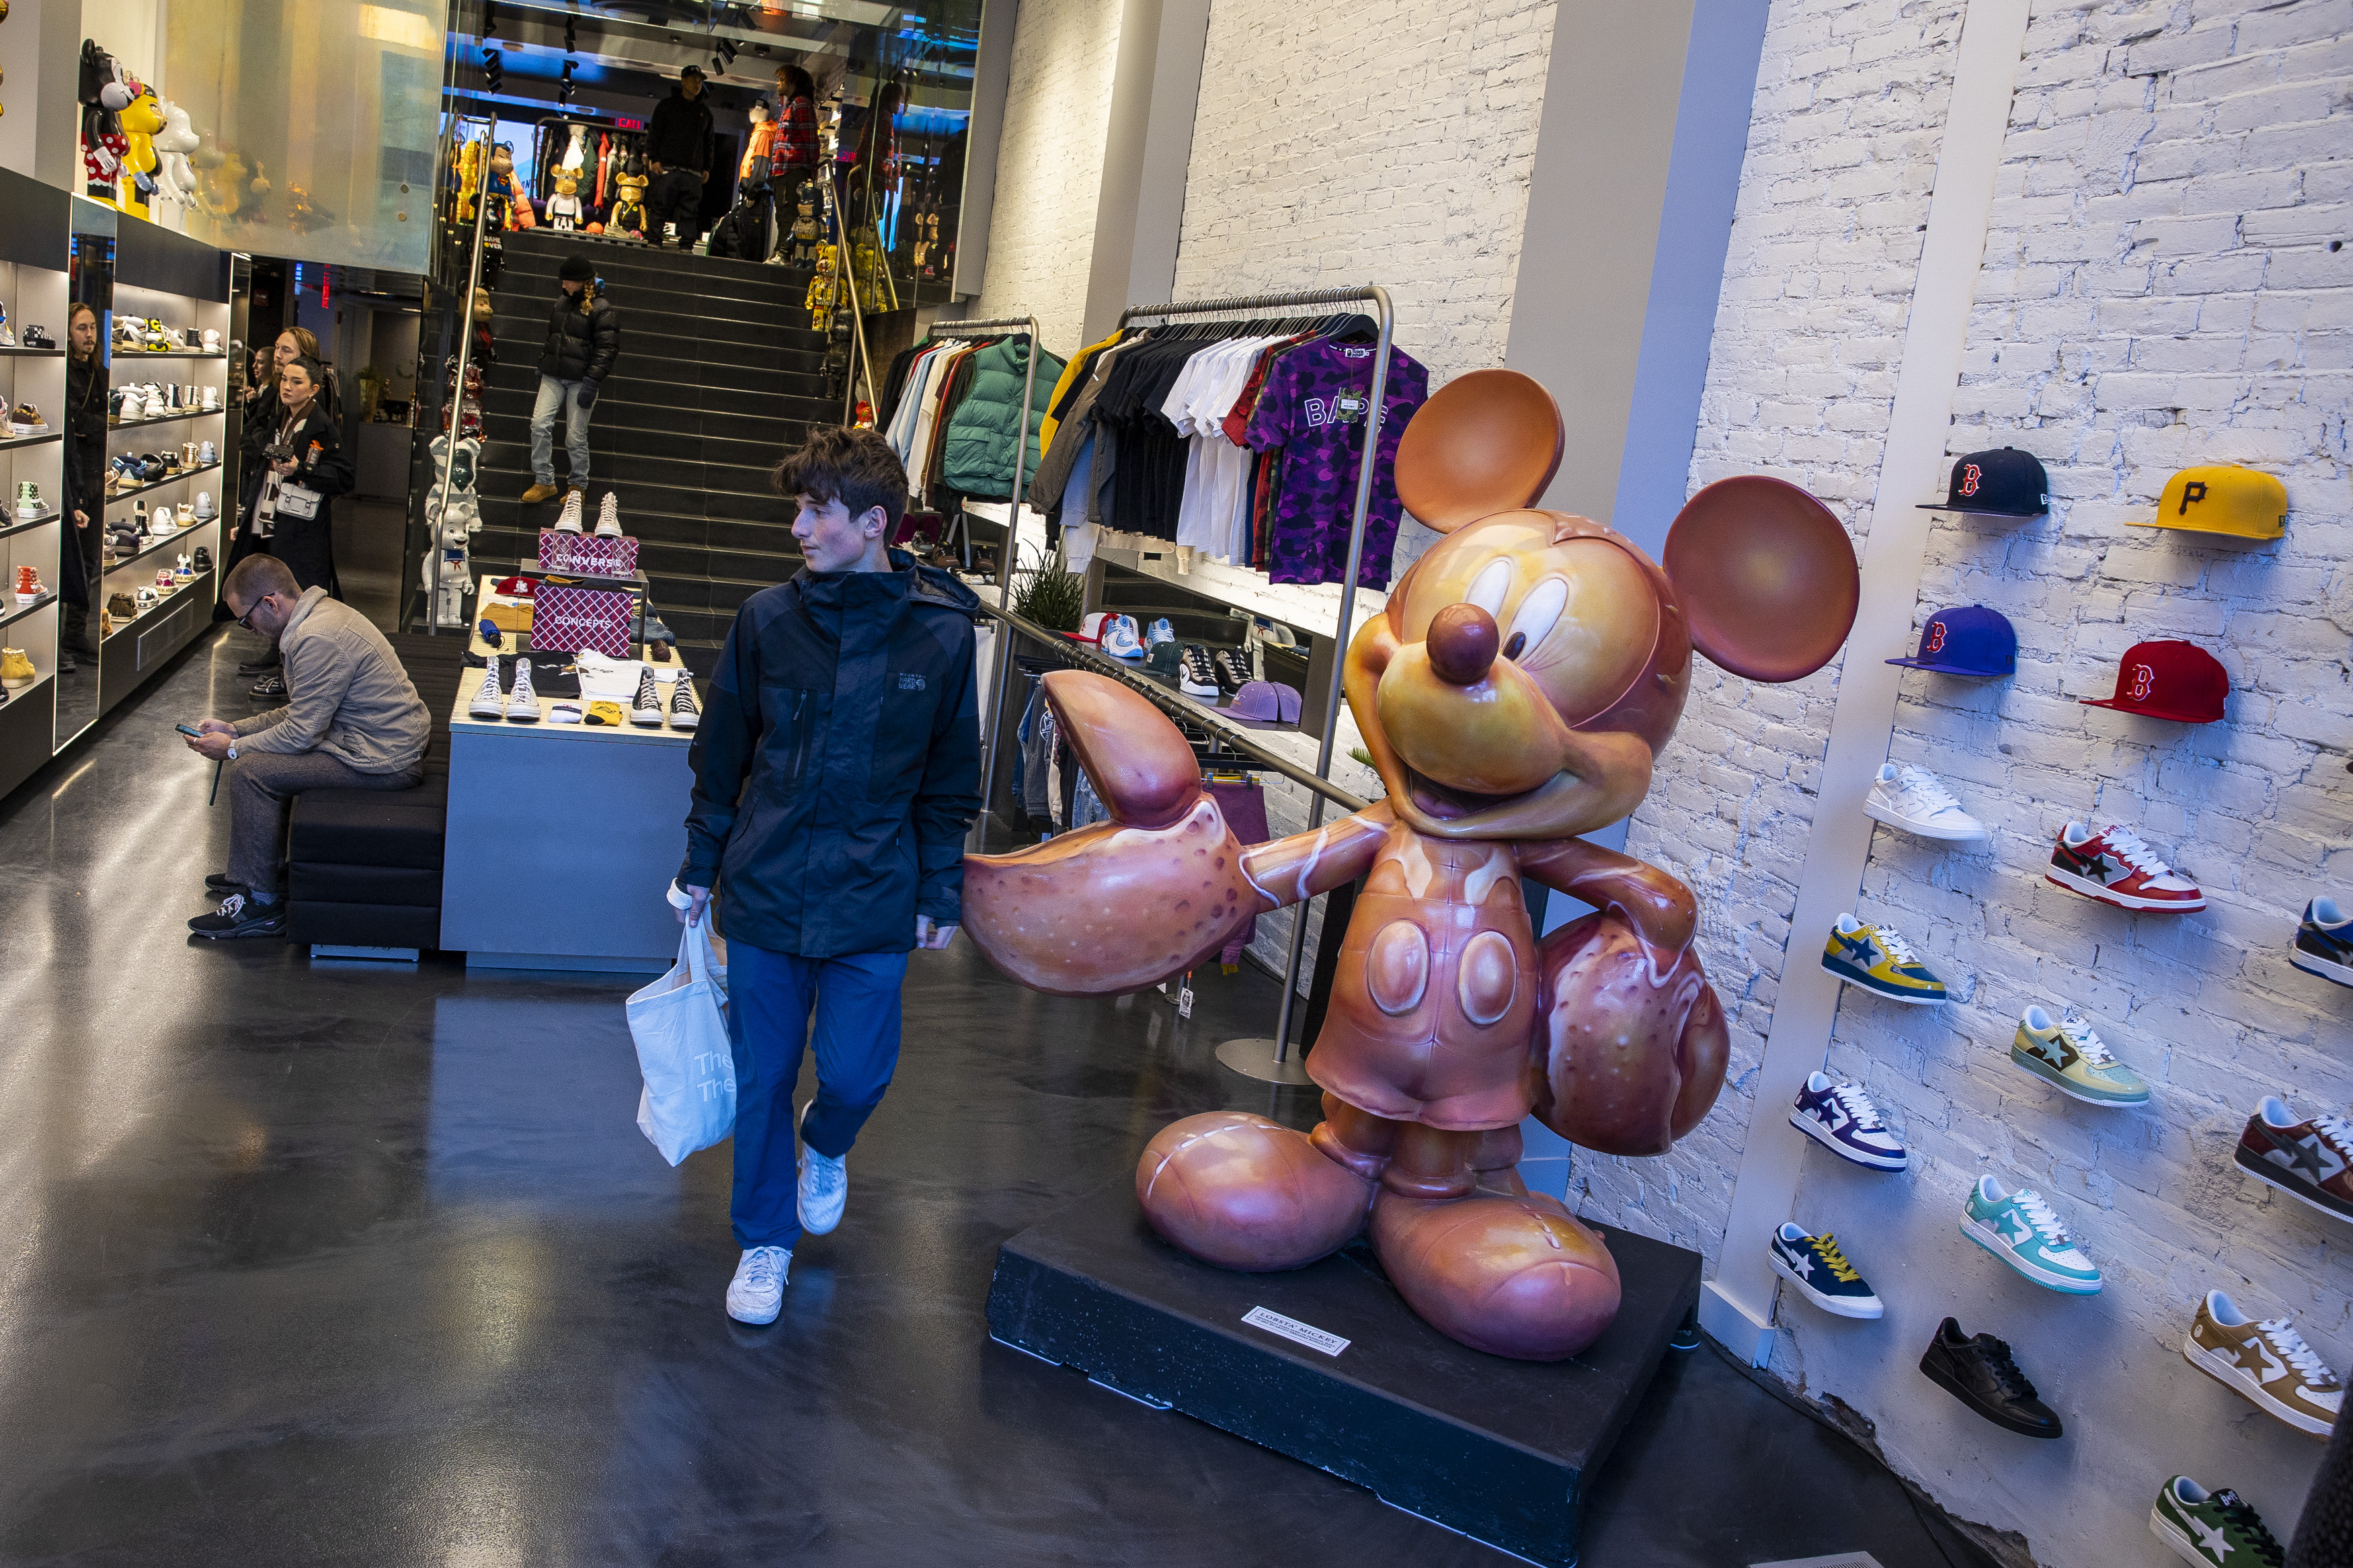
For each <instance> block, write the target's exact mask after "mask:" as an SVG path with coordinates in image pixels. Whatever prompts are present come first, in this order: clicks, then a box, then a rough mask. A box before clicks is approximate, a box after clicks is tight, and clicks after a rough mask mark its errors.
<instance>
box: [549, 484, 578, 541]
mask: <svg viewBox="0 0 2353 1568" xmlns="http://www.w3.org/2000/svg"><path fill="white" fill-rule="evenodd" d="M580 501H581V494H580V492H579V491H578V490H566V491H565V492H564V510H562V511H559V512H557V513H556V514H555V531H556V532H558V533H577V532H579V531H580Z"/></svg>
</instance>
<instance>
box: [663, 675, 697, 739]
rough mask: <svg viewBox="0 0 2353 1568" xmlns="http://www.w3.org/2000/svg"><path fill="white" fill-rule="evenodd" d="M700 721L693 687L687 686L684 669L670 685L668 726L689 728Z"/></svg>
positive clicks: (679, 728)
mask: <svg viewBox="0 0 2353 1568" xmlns="http://www.w3.org/2000/svg"><path fill="white" fill-rule="evenodd" d="M701 722H702V710H700V709H698V708H696V707H695V705H694V688H692V687H691V686H689V685H688V684H687V680H686V675H685V672H684V671H681V672H680V674H679V678H678V679H676V680H673V681H671V682H670V728H671V729H673V730H691V729H693V728H694V727H695V726H696V725H697V724H699V723H701Z"/></svg>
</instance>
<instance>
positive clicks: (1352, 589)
mask: <svg viewBox="0 0 2353 1568" xmlns="http://www.w3.org/2000/svg"><path fill="white" fill-rule="evenodd" d="M1354 302H1368V303H1371V304H1373V305H1375V306H1377V307H1378V310H1379V328H1380V331H1379V337H1378V340H1377V342H1376V344H1375V346H1374V350H1373V393H1372V406H1371V407H1370V408H1369V409H1367V410H1366V415H1365V452H1364V457H1363V458H1362V460H1360V461H1359V462H1358V463H1357V464H1356V509H1355V511H1354V513H1353V514H1352V515H1351V516H1350V518H1349V520H1348V568H1347V574H1346V575H1345V577H1343V578H1341V580H1340V620H1339V626H1338V627H1337V637H1338V644H1337V646H1336V647H1334V649H1333V650H1332V652H1333V658H1332V689H1330V690H1329V691H1328V692H1326V693H1325V694H1324V735H1323V741H1322V743H1321V744H1320V745H1319V746H1318V747H1317V748H1316V752H1315V772H1316V774H1317V776H1318V777H1321V778H1324V779H1326V780H1328V779H1330V778H1331V776H1332V743H1333V737H1334V736H1335V734H1336V733H1337V732H1338V730H1339V725H1340V702H1341V698H1342V695H1343V692H1344V689H1345V679H1346V675H1347V668H1348V641H1349V638H1350V637H1351V635H1352V634H1353V631H1354V625H1353V623H1354V619H1355V616H1356V570H1357V567H1358V565H1359V563H1361V562H1362V561H1363V560H1364V555H1365V514H1366V510H1369V508H1370V507H1371V505H1372V499H1373V468H1374V466H1375V462H1376V460H1377V458H1378V457H1379V454H1380V449H1381V447H1380V443H1381V414H1382V410H1383V408H1384V407H1385V406H1386V405H1387V402H1388V386H1389V341H1390V339H1391V338H1392V337H1393V336H1395V333H1396V328H1397V314H1396V312H1395V311H1394V310H1392V309H1391V308H1390V305H1389V292H1388V289H1384V288H1382V287H1381V286H1380V285H1379V284H1377V283H1366V284H1363V285H1361V286H1359V287H1357V288H1354V289H1303V290H1301V291H1299V292H1296V293H1288V294H1237V295H1233V296H1231V297H1229V298H1227V299H1223V300H1189V301H1184V302H1177V303H1171V304H1166V305H1131V306H1129V307H1128V308H1127V309H1126V310H1122V311H1121V312H1120V313H1119V324H1120V325H1121V326H1122V327H1123V328H1124V327H1125V326H1126V325H1127V324H1128V322H1129V321H1133V320H1134V319H1135V318H1136V317H1138V316H1160V317H1164V318H1166V317H1169V316H1208V315H1215V314H1219V313H1222V312H1228V311H1233V310H1280V309H1282V308H1283V307H1286V306H1292V305H1344V304H1349V303H1354ZM1323 822H1324V795H1323V794H1322V792H1320V791H1319V792H1317V794H1316V795H1315V797H1314V803H1313V804H1312V805H1310V806H1309V807H1308V812H1307V828H1308V831H1309V832H1311V833H1312V832H1314V830H1315V829H1316V828H1317V827H1320V826H1323ZM1309 901H1312V900H1302V902H1301V903H1300V905H1299V909H1298V912H1297V913H1296V914H1294V915H1293V917H1292V920H1291V956H1290V958H1289V959H1288V960H1287V961H1285V963H1283V966H1282V1010H1281V1011H1280V1012H1278V1013H1277V1014H1276V1015H1275V1021H1274V1037H1273V1038H1272V1039H1271V1040H1270V1039H1265V1038H1262V1037H1253V1036H1244V1037H1240V1038H1238V1039H1231V1040H1228V1041H1227V1042H1225V1044H1223V1045H1221V1046H1219V1047H1218V1060H1219V1061H1221V1062H1223V1063H1224V1064H1225V1065H1226V1066H1228V1067H1229V1068H1233V1070H1234V1071H1236V1072H1238V1073H1241V1074H1242V1075H1244V1076H1245V1077H1248V1078H1254V1079H1261V1080H1262V1081H1264V1082H1268V1083H1288V1084H1303V1083H1306V1082H1307V1081H1308V1079H1307V1072H1306V1069H1305V1068H1303V1067H1302V1066H1301V1064H1300V1063H1299V1062H1298V1060H1297V1059H1295V1058H1293V1056H1292V1054H1291V1015H1292V1013H1293V1010H1294V1009H1295V1008H1296V1006H1297V1005H1298V1002H1299V961H1300V958H1301V956H1302V955H1303V953H1304V952H1306V950H1307V905H1308V902H1309Z"/></svg>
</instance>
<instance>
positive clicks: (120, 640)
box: [98, 572, 219, 713]
mask: <svg viewBox="0 0 2353 1568" xmlns="http://www.w3.org/2000/svg"><path fill="white" fill-rule="evenodd" d="M218 583H219V576H218V574H216V573H213V572H199V573H197V574H195V577H194V578H193V579H192V580H191V581H189V582H188V584H186V585H185V586H184V587H182V588H181V589H179V590H178V591H177V592H176V593H174V594H173V595H171V596H170V597H168V598H165V599H163V600H160V601H158V602H157V604H156V605H155V607H154V608H153V609H152V610H149V611H148V612H147V613H146V614H145V615H143V616H138V617H137V618H135V619H133V620H132V622H130V624H128V625H127V626H116V627H115V629H114V635H113V636H112V637H108V638H107V639H106V641H105V642H104V643H102V644H100V647H99V674H98V703H99V711H100V713H108V712H111V711H112V710H115V709H116V708H119V707H121V704H122V702H123V700H124V699H126V698H128V697H130V696H131V695H132V694H133V693H134V692H136V691H137V690H138V689H139V687H140V686H141V684H142V683H143V682H144V681H145V680H146V679H147V678H148V677H149V676H151V675H153V674H154V673H155V671H156V670H157V669H158V668H161V667H162V666H163V664H164V661H165V660H167V659H169V658H171V657H172V656H173V655H174V654H175V653H177V652H179V651H180V650H181V649H182V648H184V647H187V646H188V644H189V643H190V642H192V641H194V640H195V638H196V637H199V636H201V635H202V634H203V633H204V632H206V630H208V629H209V628H210V627H211V626H212V624H213V602H214V599H215V597H216V595H217V593H218V587H217V584H218Z"/></svg>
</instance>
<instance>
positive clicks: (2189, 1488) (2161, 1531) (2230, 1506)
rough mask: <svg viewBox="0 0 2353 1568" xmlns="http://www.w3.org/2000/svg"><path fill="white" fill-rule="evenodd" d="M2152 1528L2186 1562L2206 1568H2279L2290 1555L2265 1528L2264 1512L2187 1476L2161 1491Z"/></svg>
mask: <svg viewBox="0 0 2353 1568" xmlns="http://www.w3.org/2000/svg"><path fill="white" fill-rule="evenodd" d="M2148 1532H2149V1533H2150V1534H2151V1535H2154V1536H2156V1537H2157V1538H2158V1540H2159V1541H2162V1542H2165V1543H2166V1544H2167V1545H2168V1546H2170V1547H2172V1548H2173V1550H2174V1552H2175V1554H2176V1555H2178V1556H2179V1557H2180V1558H2182V1559H2183V1560H2184V1561H2185V1562H2189V1563H2204V1564H2206V1568H2280V1563H2281V1562H2282V1561H2283V1560H2284V1558H2285V1556H2286V1553H2285V1552H2282V1551H2281V1550H2280V1543H2279V1542H2278V1541H2277V1540H2276V1539H2275V1538H2274V1536H2273V1535H2272V1532H2271V1531H2268V1530H2266V1529H2264V1528H2263V1516H2262V1515H2260V1514H2258V1513H2256V1512H2255V1510H2253V1509H2252V1508H2249V1507H2248V1506H2247V1505H2246V1504H2245V1503H2244V1502H2243V1501H2242V1500H2240V1497H2239V1494H2238V1493H2236V1492H2234V1491H2232V1490H2231V1489H2229V1488H2228V1487H2225V1488H2223V1489H2221V1490H2220V1491H2212V1492H2210V1491H2208V1490H2207V1489H2205V1488H2204V1487H2201V1486H2200V1485H2199V1484H2198V1483H2197V1482H2196V1481H2193V1480H2191V1479H2189V1477H2188V1476H2176V1477H2174V1478H2173V1479H2171V1480H2169V1481H2168V1482H2166V1483H2165V1485H2164V1486H2163V1487H2162V1488H2161V1489H2159V1490H2158V1494H2157V1506H2156V1507H2155V1508H2152V1509H2150V1510H2148Z"/></svg>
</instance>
